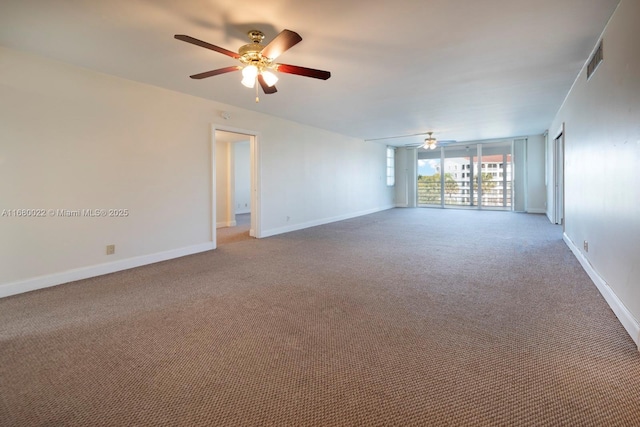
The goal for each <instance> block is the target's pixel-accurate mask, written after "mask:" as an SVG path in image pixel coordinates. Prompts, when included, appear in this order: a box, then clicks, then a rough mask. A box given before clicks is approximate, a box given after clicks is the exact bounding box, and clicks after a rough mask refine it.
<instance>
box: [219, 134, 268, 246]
mask: <svg viewBox="0 0 640 427" xmlns="http://www.w3.org/2000/svg"><path fill="white" fill-rule="evenodd" d="M214 144H215V147H214V148H215V156H214V157H215V180H214V182H215V208H214V209H215V210H214V225H215V242H216V247H217V246H221V245H225V244H229V243H235V242H239V241H243V240H249V239H250V238H252V237H257V235H256V228H257V223H258V222H257V209H256V208H257V206H256V205H257V203H256V197H255V195H256V193H257V192H256V191H255V187H256V181H255V177H256V175H257V174H256V173H255V169H256V163H255V157H256V156H255V151H256V136H255V135H252V134H250V133H245V132H240V131H235V130H226V129H219V128H217V129H215V138H214Z"/></svg>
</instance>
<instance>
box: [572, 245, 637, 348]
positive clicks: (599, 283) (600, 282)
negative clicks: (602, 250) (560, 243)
mask: <svg viewBox="0 0 640 427" xmlns="http://www.w3.org/2000/svg"><path fill="white" fill-rule="evenodd" d="M562 239H563V240H564V242H565V243H566V244H567V246H569V249H571V252H573V254H574V255H575V257H576V258H577V259H578V261H579V262H580V265H582V268H584V270H585V271H586V272H587V274H588V275H589V277H590V278H591V280H592V281H593V283H594V284H595V285H596V287H597V288H598V290H599V291H600V293H601V294H602V296H603V297H604V299H605V300H606V301H607V304H609V307H611V310H613V312H614V313H615V315H616V317H617V318H618V320H619V321H620V323H622V326H624V328H625V329H626V331H627V333H628V334H629V335H631V339H633V341H634V342H635V343H636V345H637V346H638V350H640V322H638V320H637V319H636V318H635V317H633V314H631V312H630V311H629V310H628V309H627V307H625V305H624V303H623V302H622V301H620V298H618V296H617V295H616V294H615V292H613V289H611V287H610V286H609V285H608V284H607V282H605V280H604V279H603V278H602V277H601V276H600V275H599V274H598V272H597V271H596V270H595V269H594V268H593V266H592V265H591V263H590V262H589V260H588V259H587V258H585V256H584V254H583V253H582V252H580V250H579V249H578V247H577V246H576V245H575V244H574V243H573V241H572V240H571V239H570V238H569V236H567V234H566V233H563V235H562Z"/></svg>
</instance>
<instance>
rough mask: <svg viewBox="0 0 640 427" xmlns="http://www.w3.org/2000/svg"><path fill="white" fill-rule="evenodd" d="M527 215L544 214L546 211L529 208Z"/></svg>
mask: <svg viewBox="0 0 640 427" xmlns="http://www.w3.org/2000/svg"><path fill="white" fill-rule="evenodd" d="M527 213H531V214H546V213H547V210H546V209H544V208H539V209H536V208H531V209H527Z"/></svg>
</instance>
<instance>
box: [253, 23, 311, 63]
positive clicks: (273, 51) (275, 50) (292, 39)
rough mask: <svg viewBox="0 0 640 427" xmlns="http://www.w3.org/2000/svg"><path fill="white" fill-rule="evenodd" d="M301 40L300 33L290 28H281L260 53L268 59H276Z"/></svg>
mask: <svg viewBox="0 0 640 427" xmlns="http://www.w3.org/2000/svg"><path fill="white" fill-rule="evenodd" d="M301 41H302V37H300V34H298V33H296V32H294V31H291V30H282V31H281V32H280V34H278V35H277V36H276V38H275V39H273V40H271V42H270V43H269V44H268V45H266V46H265V47H264V49H262V52H260V53H261V54H262V56H264V57H267V58H269V59H276V58H277V57H278V56H280V55H282V54H283V53H284V52H286V51H287V50H289V49H291V48H292V47H293V46H295V45H297V44H298V43H300V42H301Z"/></svg>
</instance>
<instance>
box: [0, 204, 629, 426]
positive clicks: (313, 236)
mask: <svg viewBox="0 0 640 427" xmlns="http://www.w3.org/2000/svg"><path fill="white" fill-rule="evenodd" d="M34 262H37V260H34ZM0 425H2V426H16V427H22V426H29V427H31V426H638V425H640V354H639V353H638V351H637V348H636V346H635V344H634V343H633V341H632V340H631V338H630V337H629V336H628V335H627V334H626V332H625V331H624V329H623V327H622V326H621V325H620V323H619V322H618V321H617V319H616V317H615V316H614V314H613V313H612V311H611V310H610V309H609V307H608V306H607V304H606V303H605V301H604V299H603V298H602V297H601V296H600V294H599V293H598V291H597V289H596V287H595V286H594V285H593V283H592V282H591V281H590V280H589V278H588V276H587V275H586V274H585V272H584V271H583V270H582V269H581V267H580V265H579V264H578V262H577V261H576V259H575V258H574V257H573V255H572V254H571V252H570V250H569V249H568V248H567V247H566V245H565V244H564V242H563V241H562V236H561V229H560V227H558V226H554V225H551V224H550V223H549V222H548V220H547V219H546V218H545V217H544V216H541V215H526V214H514V213H507V212H487V211H465V210H440V209H393V210H389V211H385V212H380V213H376V214H372V215H367V216H364V217H359V218H354V219H351V220H346V221H341V222H337V223H333V224H328V225H324V226H320V227H314V228H310V229H306V230H301V231H297V232H293V233H287V234H283V235H279V236H274V237H270V238H266V239H251V240H244V241H239V242H236V243H234V244H229V245H224V246H221V247H220V248H218V249H216V250H215V251H210V252H206V253H201V254H196V255H192V256H188V257H184V258H181V259H176V260H171V261H167V262H162V263H158V264H154V265H149V266H145V267H141V268H136V269H133V270H129V271H123V272H119V273H114V274H110V275H106V276H102V277H97V278H93V279H88V280H83V281H78V282H74V283H69V284H65V285H60V286H57V287H54V288H49V289H43V290H39V291H35V292H31V293H28V294H23V295H17V296H13V297H9V298H4V299H0Z"/></svg>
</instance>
